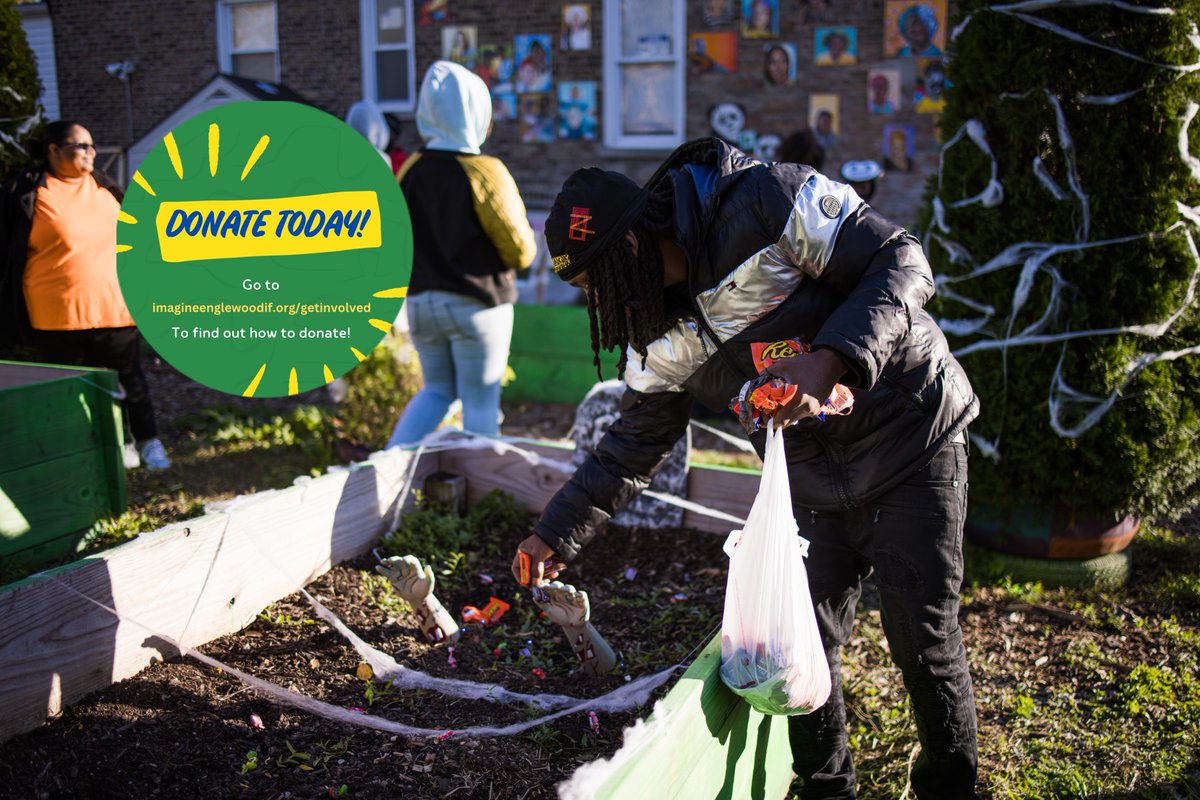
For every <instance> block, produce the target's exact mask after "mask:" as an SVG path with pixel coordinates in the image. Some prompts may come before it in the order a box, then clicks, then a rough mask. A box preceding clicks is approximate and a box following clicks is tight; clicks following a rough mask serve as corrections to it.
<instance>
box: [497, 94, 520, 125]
mask: <svg viewBox="0 0 1200 800" xmlns="http://www.w3.org/2000/svg"><path fill="white" fill-rule="evenodd" d="M516 118H517V96H516V95H515V94H513V93H512V92H497V93H495V94H493V95H492V122H509V121H511V120H514V119H516Z"/></svg>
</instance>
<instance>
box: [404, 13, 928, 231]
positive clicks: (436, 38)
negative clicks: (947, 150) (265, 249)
mask: <svg viewBox="0 0 1200 800" xmlns="http://www.w3.org/2000/svg"><path fill="white" fill-rule="evenodd" d="M562 5H563V4H562V2H559V1H558V0H554V1H553V2H545V0H531V2H525V3H519V4H518V3H494V2H489V1H488V0H455V2H454V3H452V4H451V9H452V17H451V19H450V20H449V21H448V22H447V23H445V24H450V25H475V26H476V27H477V28H478V41H479V42H480V43H489V42H504V41H508V42H511V41H512V39H513V37H514V36H516V35H517V34H520V33H551V34H557V32H558V30H559V26H560V20H561V13H562ZM737 5H738V6H740V3H739V4H737ZM779 5H780V8H781V14H780V35H779V39H778V41H784V42H793V43H795V45H796V53H797V81H796V83H795V85H793V86H786V87H767V86H765V85H764V82H763V45H764V44H765V43H767V42H769V41H772V40H762V39H743V38H742V37H741V36H740V33H739V35H738V59H737V61H738V69H737V72H736V73H732V74H727V75H721V74H708V75H691V74H689V75H688V76H687V78H686V83H687V105H686V110H687V116H686V131H685V133H686V136H687V138H694V137H698V136H707V135H711V128H710V126H709V118H708V112H709V108H710V107H711V106H712V105H713V104H715V103H718V102H723V101H733V102H738V103H740V104H741V105H742V106H743V107H744V108H745V111H746V127H747V128H748V129H752V130H755V131H757V132H759V133H760V134H775V135H777V136H779V137H780V138H784V137H786V136H787V135H788V134H789V133H791V132H793V131H795V130H796V129H798V128H800V127H804V126H807V119H808V112H809V95H810V94H811V93H813V92H821V93H836V94H838V95H839V96H840V98H841V99H840V106H841V117H842V119H841V125H840V146H839V147H838V149H837V150H834V151H832V152H831V153H830V154H829V157H828V158H827V160H826V163H825V166H824V169H825V172H827V173H828V174H830V175H833V176H836V175H837V174H838V168H839V167H840V165H841V163H842V161H844V160H850V159H856V158H873V159H875V160H880V159H881V157H882V136H883V126H884V125H885V124H905V125H913V126H914V128H915V144H916V157H915V158H914V168H913V171H912V172H911V173H901V172H894V171H893V172H890V173H889V174H888V175H887V176H886V177H885V178H884V179H883V180H882V181H880V183H879V188H878V191H877V192H876V194H875V197H874V198H872V205H873V206H875V207H876V208H878V209H879V210H880V211H881V212H882V213H884V214H885V215H888V216H890V217H892V218H893V219H895V220H896V221H897V222H900V223H903V224H908V223H911V222H913V221H915V218H916V213H917V209H918V207H919V204H920V199H921V194H922V192H923V190H924V184H925V177H926V175H927V174H928V173H929V171H931V170H932V169H934V168H936V166H937V150H936V147H937V145H936V144H935V143H934V140H933V131H934V125H935V123H936V120H937V117H936V115H931V114H917V113H915V112H913V111H912V110H911V101H912V97H911V92H912V77H911V76H912V70H913V62H912V59H892V60H885V59H884V58H883V26H884V3H883V0H844V2H840V3H836V4H835V8H836V9H837V13H836V14H834V15H833V16H831V17H830V21H829V22H826V23H821V25H823V26H836V27H842V26H853V27H856V28H857V32H858V63H857V65H855V66H847V67H816V66H814V64H813V61H814V52H813V51H814V28H815V27H816V26H815V25H812V24H805V23H804V22H803V7H802V6H801V4H800V2H799V0H780V2H779ZM702 6H703V4H702V3H698V2H692V3H688V19H687V33H688V34H691V33H702V32H717V31H722V30H727V31H738V30H739V27H738V26H739V24H740V19H735V20H734V22H733V23H732V24H730V25H726V26H722V27H715V28H709V27H708V26H707V25H705V24H704V20H703V15H702ZM592 16H593V19H592V49H591V50H589V51H584V52H563V51H561V50H559V49H557V36H556V35H555V36H554V42H555V49H554V52H553V72H554V80H555V83H556V84H557V82H559V81H596V82H597V84H598V85H599V87H598V88H599V91H600V93H601V94H602V93H603V85H602V81H603V71H602V60H601V54H602V53H603V46H604V43H603V30H602V28H603V24H602V14H601V4H600V3H599V2H596V1H595V0H593V2H592ZM684 46H685V47H686V46H687V44H686V43H684ZM440 52H441V25H438V24H434V25H428V26H418V27H417V28H416V61H417V81H418V85H419V83H420V77H421V76H422V75H423V74H424V72H425V69H426V68H427V67H428V66H429V64H430V63H432V62H433V61H434V60H436V59H437V58H438V57H439V56H440ZM874 67H886V68H895V69H901V70H903V71H906V72H907V73H908V74H907V76H906V78H905V80H904V85H905V89H904V93H903V102H902V105H901V110H900V111H899V112H898V113H896V114H891V115H879V114H869V113H868V108H867V73H868V70H869V69H871V68H874ZM599 104H600V105H601V106H602V104H603V100H602V99H601V100H599ZM406 142H407V144H408V145H410V146H418V144H419V142H418V140H417V135H416V131H415V126H412V125H410V126H409V129H408V131H406ZM484 149H485V151H486V152H488V153H490V154H492V155H496V156H499V157H500V158H502V159H503V160H504V161H505V163H507V164H508V166H509V169H510V170H511V171H512V173H513V175H514V177H515V178H516V180H517V183H518V185H519V186H520V187H521V190H522V192H523V193H524V194H525V195H526V202H527V204H528V205H529V206H531V207H539V206H543V207H544V206H546V205H547V204H548V203H549V201H550V200H551V199H552V198H553V196H554V194H555V193H556V192H557V191H558V188H559V186H561V184H562V181H563V180H564V179H565V178H566V176H567V175H569V174H570V172H571V171H572V170H574V169H575V168H577V167H580V166H587V165H592V164H598V165H601V166H604V167H605V168H607V169H615V170H619V171H623V172H626V173H627V174H629V175H630V176H631V177H633V178H634V179H635V180H638V181H642V180H645V179H646V178H648V177H649V176H650V174H651V173H652V172H653V171H654V168H655V167H656V166H657V165H658V164H659V163H660V162H661V160H662V158H663V157H664V156H665V155H666V154H665V153H657V152H656V153H626V152H624V151H614V150H609V149H606V148H605V147H604V146H603V145H602V144H601V143H600V142H578V141H556V142H553V143H550V144H526V143H522V142H520V141H519V138H518V126H517V123H516V122H515V121H513V122H504V123H498V124H497V125H496V128H495V130H494V131H493V134H492V138H491V139H490V140H489V141H488V143H487V145H485V148H484Z"/></svg>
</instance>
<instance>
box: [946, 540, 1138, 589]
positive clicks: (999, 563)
mask: <svg viewBox="0 0 1200 800" xmlns="http://www.w3.org/2000/svg"><path fill="white" fill-rule="evenodd" d="M963 560H964V562H965V566H966V574H967V579H968V580H975V581H978V582H980V583H995V582H997V581H1001V580H1004V579H1006V578H1007V579H1008V580H1010V581H1012V582H1013V583H1033V582H1040V583H1041V584H1042V585H1043V586H1044V587H1046V588H1058V587H1078V588H1090V589H1100V590H1104V591H1108V590H1113V589H1119V588H1120V587H1122V586H1124V585H1125V583H1126V582H1127V581H1128V580H1129V575H1130V572H1131V569H1132V563H1133V559H1132V558H1131V557H1130V555H1129V552H1128V551H1126V550H1122V551H1121V552H1117V553H1106V554H1104V555H1100V556H1096V557H1094V558H1083V559H1070V558H1034V557H1032V556H1018V555H1012V554H1011V553H1000V552H997V551H994V550H989V549H987V548H984V547H981V546H979V545H976V544H972V543H971V542H966V543H965V544H964V545H963Z"/></svg>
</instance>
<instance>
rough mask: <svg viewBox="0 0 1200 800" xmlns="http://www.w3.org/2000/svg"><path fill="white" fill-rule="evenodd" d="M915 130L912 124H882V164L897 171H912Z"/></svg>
mask: <svg viewBox="0 0 1200 800" xmlns="http://www.w3.org/2000/svg"><path fill="white" fill-rule="evenodd" d="M915 140H916V131H915V129H914V128H913V126H912V125H884V126H883V166H884V168H885V169H890V170H896V171H899V172H912V169H913V148H914V142H915Z"/></svg>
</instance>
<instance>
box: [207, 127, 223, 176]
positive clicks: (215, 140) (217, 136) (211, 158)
mask: <svg viewBox="0 0 1200 800" xmlns="http://www.w3.org/2000/svg"><path fill="white" fill-rule="evenodd" d="M220 152H221V129H220V128H219V127H217V123H215V122H214V123H212V124H211V125H209V126H208V174H209V175H212V176H213V177H214V178H215V177H217V155H218V154H219V153H220Z"/></svg>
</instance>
